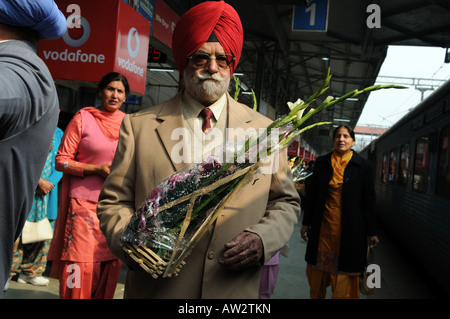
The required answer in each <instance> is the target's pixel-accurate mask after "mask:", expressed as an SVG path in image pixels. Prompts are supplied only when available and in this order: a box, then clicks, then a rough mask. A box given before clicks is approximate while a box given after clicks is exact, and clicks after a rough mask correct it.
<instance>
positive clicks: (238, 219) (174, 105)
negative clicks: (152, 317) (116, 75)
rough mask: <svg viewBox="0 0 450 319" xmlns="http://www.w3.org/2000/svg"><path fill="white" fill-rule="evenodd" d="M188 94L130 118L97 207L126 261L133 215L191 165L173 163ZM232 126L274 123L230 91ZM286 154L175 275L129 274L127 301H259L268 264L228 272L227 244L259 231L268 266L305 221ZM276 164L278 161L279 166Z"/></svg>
mask: <svg viewBox="0 0 450 319" xmlns="http://www.w3.org/2000/svg"><path fill="white" fill-rule="evenodd" d="M182 94H183V92H180V93H179V94H177V95H176V96H175V97H174V98H172V99H170V100H168V101H166V102H164V103H162V104H159V105H156V106H152V107H150V108H148V109H146V110H143V111H140V112H138V113H134V114H128V115H126V116H125V118H124V120H123V123H122V126H121V129H120V138H119V144H118V147H117V151H116V156H115V158H114V161H113V163H112V167H111V174H110V175H109V177H108V178H107V180H106V182H105V184H104V187H103V190H102V192H101V194H100V198H99V203H98V216H99V219H100V228H101V230H102V231H103V233H104V234H105V236H106V239H107V242H108V245H109V247H110V249H111V251H112V252H113V253H114V254H115V255H116V256H118V257H119V258H120V259H122V260H123V261H125V253H124V251H123V250H122V248H121V243H120V236H121V234H122V232H123V229H124V227H125V226H126V225H127V223H128V222H129V220H130V218H131V216H132V214H133V213H134V212H135V211H136V210H137V208H139V206H140V205H141V203H142V202H143V201H144V199H145V198H146V197H147V195H148V194H149V193H150V192H151V191H152V189H153V188H154V187H155V186H156V185H158V183H159V182H160V181H162V180H163V179H164V178H166V177H167V176H169V175H170V174H172V173H173V172H175V171H176V170H180V169H182V168H183V167H184V166H186V164H185V163H177V162H176V161H172V159H171V156H170V155H171V153H172V148H173V147H174V146H175V145H176V144H177V143H179V140H177V139H176V138H175V139H174V138H173V137H172V132H173V130H174V129H175V128H181V127H183V115H182ZM227 99H228V112H229V113H228V127H232V128H243V129H244V130H245V129H247V128H251V127H254V128H265V127H267V125H268V124H269V123H270V120H269V119H267V118H266V117H264V116H262V115H261V114H259V113H257V112H255V111H253V110H251V109H250V108H249V107H247V106H246V105H243V104H240V103H238V102H236V101H234V100H233V99H232V98H231V96H230V95H229V94H227ZM286 156H287V155H286V152H283V153H282V154H281V155H280V162H279V164H280V165H279V166H280V167H279V169H278V171H277V173H276V174H257V175H256V176H255V178H254V180H253V181H252V182H251V183H249V184H248V185H247V186H246V187H245V189H244V190H243V191H242V192H241V193H240V194H239V196H238V197H237V198H235V199H234V200H233V201H232V202H231V203H230V204H229V205H228V206H226V207H225V209H224V210H223V211H222V213H221V214H220V215H219V217H218V218H217V221H216V223H215V225H213V226H211V229H209V232H208V233H207V234H206V235H205V236H204V237H203V238H202V240H201V241H200V242H199V243H198V244H197V246H196V247H195V249H194V250H193V252H192V253H191V255H190V256H188V257H187V258H186V259H185V261H186V265H185V266H184V267H183V268H182V270H181V272H180V274H179V275H178V276H177V277H175V278H159V279H153V278H152V277H151V276H150V275H148V274H147V273H146V272H144V271H142V270H139V269H135V270H131V269H129V270H128V272H127V278H126V284H125V298H183V299H184V298H258V289H259V280H260V270H261V266H254V267H252V268H250V269H247V270H245V271H226V270H223V269H221V267H220V264H219V258H220V257H221V256H222V254H223V252H224V244H225V243H227V242H229V241H231V239H233V238H234V237H235V236H236V235H238V234H239V233H241V232H242V231H251V232H254V233H257V234H258V235H259V236H260V237H261V239H262V242H263V245H264V262H267V261H268V260H269V259H270V258H271V257H272V256H273V255H274V254H275V253H276V252H277V251H278V250H280V249H281V248H282V247H283V246H285V244H286V243H287V242H288V240H289V238H290V236H291V234H292V231H293V227H294V225H295V223H296V222H297V220H298V216H299V212H300V205H299V201H300V199H299V196H298V193H297V192H296V190H295V188H294V185H293V183H292V178H291V176H290V171H289V168H288V166H287V158H286ZM273 162H276V161H273Z"/></svg>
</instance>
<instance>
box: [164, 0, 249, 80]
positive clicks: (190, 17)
mask: <svg viewBox="0 0 450 319" xmlns="http://www.w3.org/2000/svg"><path fill="white" fill-rule="evenodd" d="M213 31H214V34H215V35H216V37H217V39H218V40H219V43H220V44H221V45H222V47H223V49H224V50H225V53H226V54H231V55H233V56H234V57H235V61H234V63H233V64H231V65H230V71H231V74H233V73H234V70H235V69H236V66H237V64H238V62H239V59H240V57H241V52H242V44H243V41H244V31H243V29H242V23H241V19H240V18H239V15H238V14H237V12H236V10H234V8H233V7H232V6H230V5H229V4H227V3H225V1H207V2H202V3H200V4H198V5H196V6H195V7H193V8H191V9H190V10H189V11H187V12H186V13H185V14H184V15H183V16H182V17H181V18H180V20H179V21H178V23H177V25H176V27H175V30H174V32H173V38H172V52H173V57H174V59H175V63H176V64H177V67H178V70H180V73H181V74H183V71H184V68H185V66H186V62H187V58H188V57H189V56H190V55H191V54H193V53H194V52H195V51H197V50H198V49H199V48H200V47H201V46H202V45H203V44H204V43H205V42H206V41H207V40H208V38H209V36H210V35H211V33H212V32H213Z"/></svg>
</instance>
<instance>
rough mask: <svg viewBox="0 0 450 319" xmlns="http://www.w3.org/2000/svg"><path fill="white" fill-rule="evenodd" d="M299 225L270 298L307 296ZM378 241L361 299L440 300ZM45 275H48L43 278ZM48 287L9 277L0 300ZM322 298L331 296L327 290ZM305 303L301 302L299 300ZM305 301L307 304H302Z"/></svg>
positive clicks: (389, 241) (389, 244) (48, 294)
mask: <svg viewBox="0 0 450 319" xmlns="http://www.w3.org/2000/svg"><path fill="white" fill-rule="evenodd" d="M300 227H301V226H300V224H297V225H296V227H295V229H294V232H293V234H292V236H291V239H290V242H289V247H290V254H289V257H288V258H285V257H281V258H280V270H279V276H278V281H277V285H276V288H275V291H274V293H273V295H272V297H271V299H274V300H275V299H284V300H291V301H292V300H298V299H309V286H308V281H307V279H306V275H305V268H306V263H305V261H304V254H305V249H306V243H305V242H304V241H303V240H302V239H301V237H300ZM379 238H380V244H379V245H378V246H377V248H376V250H375V255H374V263H375V264H377V265H379V266H380V273H381V287H380V288H376V289H375V292H374V293H373V294H372V295H370V296H365V295H361V299H398V300H399V299H416V300H417V299H430V300H431V299H440V298H444V297H448V296H445V295H444V293H443V292H442V290H441V289H440V288H439V287H437V286H436V285H435V284H434V283H431V282H429V280H428V279H429V277H427V275H426V274H425V273H424V272H423V270H422V269H421V268H420V267H419V266H417V265H416V262H415V261H414V260H413V259H411V257H410V256H409V255H408V254H407V253H406V252H405V251H404V249H403V248H402V247H401V246H400V245H399V244H398V243H397V242H396V240H395V239H393V238H392V237H391V236H390V235H389V234H387V233H385V232H383V229H381V234H380V236H379ZM47 278H48V277H47ZM49 279H50V284H49V285H48V286H44V287H39V286H33V285H31V284H20V283H18V282H17V281H15V280H11V281H10V284H9V289H8V290H7V291H6V292H5V294H4V297H3V299H5V300H6V299H59V297H58V289H59V288H58V281H57V280H55V279H52V278H49ZM124 282H125V270H123V271H122V273H121V276H120V278H119V283H118V285H117V289H116V294H115V297H114V298H115V299H122V298H123V291H124ZM326 298H328V299H329V298H331V292H328V293H327V297H326ZM302 304H305V303H302ZM306 304H307V303H306Z"/></svg>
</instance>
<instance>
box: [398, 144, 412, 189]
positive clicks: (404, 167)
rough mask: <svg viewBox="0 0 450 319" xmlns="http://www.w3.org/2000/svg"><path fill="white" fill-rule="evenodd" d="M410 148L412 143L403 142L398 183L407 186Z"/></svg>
mask: <svg viewBox="0 0 450 319" xmlns="http://www.w3.org/2000/svg"><path fill="white" fill-rule="evenodd" d="M409 149H410V144H409V142H408V143H403V144H402V145H401V147H400V162H399V165H398V184H399V185H403V186H406V184H407V182H408V170H409V156H410V155H409Z"/></svg>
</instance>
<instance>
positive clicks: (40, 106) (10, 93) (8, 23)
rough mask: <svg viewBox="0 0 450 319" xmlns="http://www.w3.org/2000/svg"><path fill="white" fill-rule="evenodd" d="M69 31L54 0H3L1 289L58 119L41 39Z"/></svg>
mask: <svg viewBox="0 0 450 319" xmlns="http://www.w3.org/2000/svg"><path fill="white" fill-rule="evenodd" d="M66 29H67V22H66V18H65V17H64V14H63V13H62V12H61V11H60V10H59V9H58V6H57V5H56V4H55V2H54V1H53V0H39V1H35V0H14V1H0V75H1V76H0V87H1V88H2V92H1V94H0V154H1V155H0V286H1V288H6V287H5V283H6V281H7V279H8V278H9V276H10V271H11V263H12V259H13V252H14V242H15V241H16V239H17V238H18V237H19V235H20V234H21V232H22V228H23V225H24V224H25V221H26V219H27V217H28V214H29V213H30V210H31V206H32V204H33V199H34V194H35V191H36V187H37V186H38V182H39V178H40V177H41V173H42V169H43V168H44V165H45V161H46V159H47V155H48V152H49V149H50V146H51V144H52V138H53V133H54V132H55V129H56V125H57V123H58V114H59V102H58V95H57V91H56V87H55V84H54V81H53V78H52V75H51V73H50V71H49V70H48V68H47V66H46V65H45V63H44V61H42V59H41V58H39V56H38V55H37V54H36V51H37V46H38V42H39V40H41V39H55V38H59V37H61V36H62V35H63V34H64V32H65V31H66ZM2 296H3V289H1V290H0V298H2Z"/></svg>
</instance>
